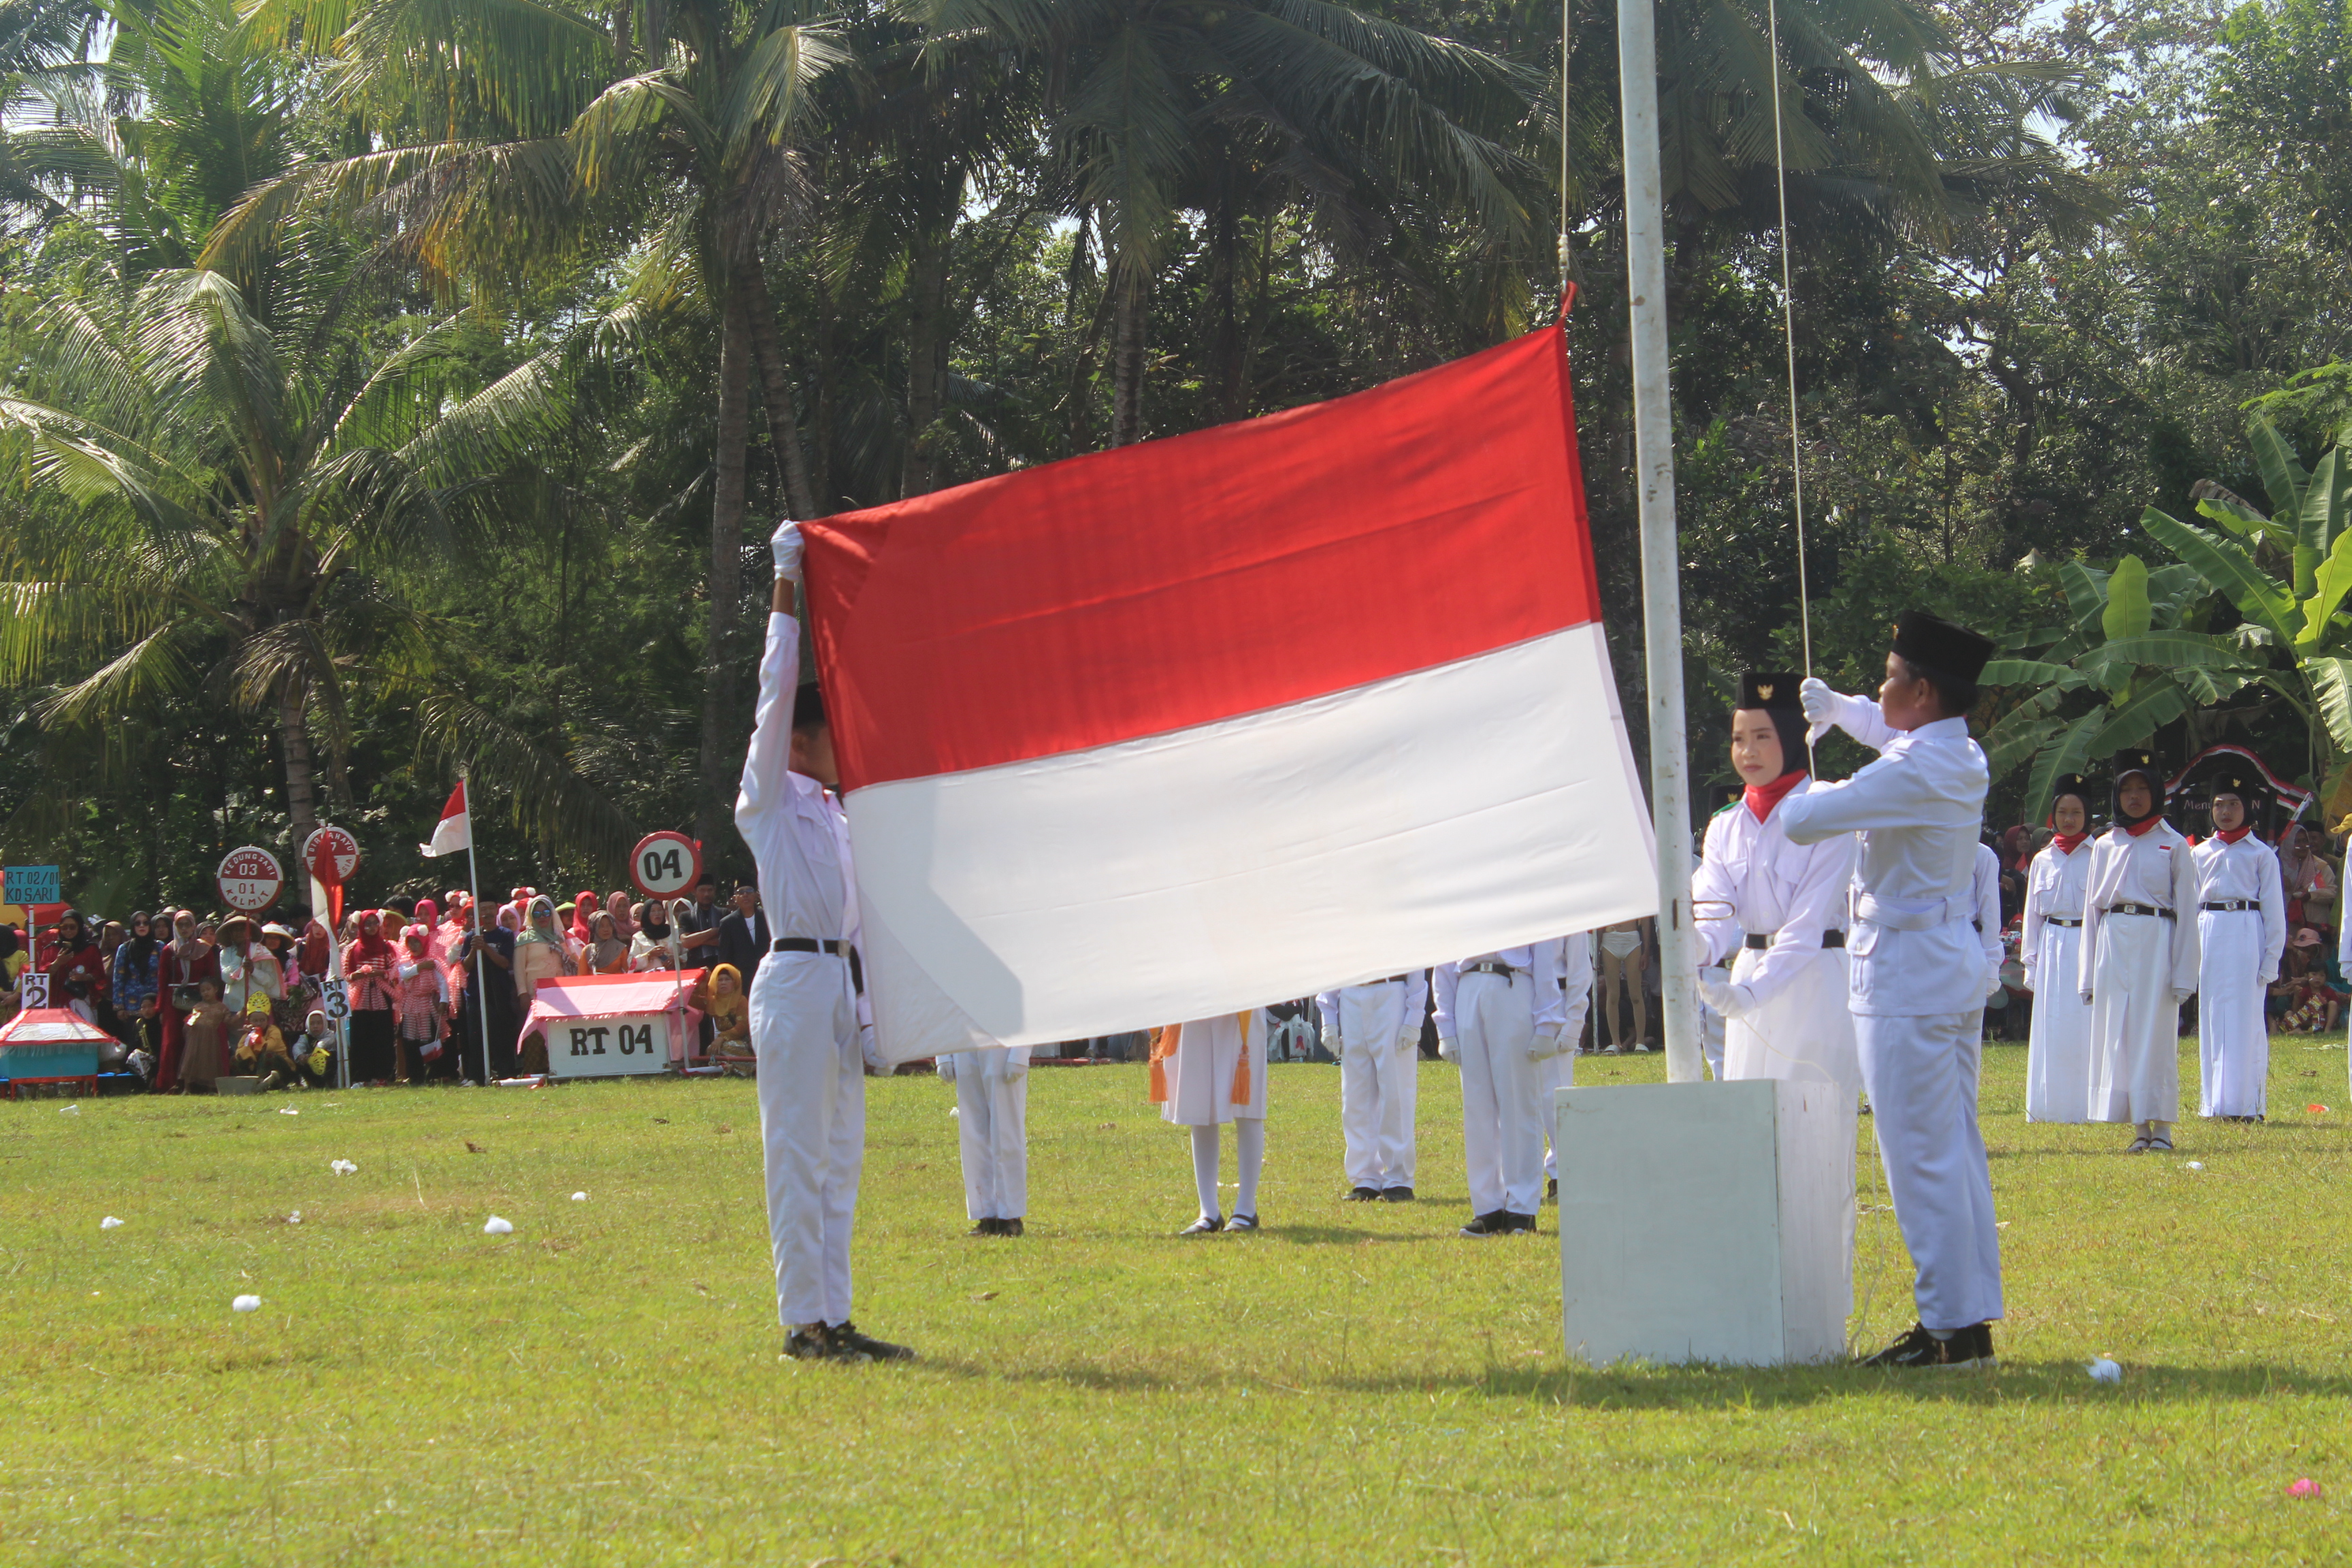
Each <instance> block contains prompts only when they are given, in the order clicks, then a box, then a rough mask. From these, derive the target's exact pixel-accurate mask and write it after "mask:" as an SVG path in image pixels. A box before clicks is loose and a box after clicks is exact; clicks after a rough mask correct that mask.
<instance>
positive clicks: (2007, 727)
mask: <svg viewBox="0 0 2352 1568" xmlns="http://www.w3.org/2000/svg"><path fill="white" fill-rule="evenodd" d="M2018 717H2019V714H2016V713H2012V714H2011V715H2010V716H2009V719H2007V720H2004V721H2001V722H2000V723H1999V724H1996V725H1994V726H1993V728H1992V729H1991V730H1990V731H1988V732H1987V734H1986V735H1985V738H1984V753H1985V764H1986V766H1987V767H1989V768H1990V770H1991V772H1992V776H1993V777H1994V778H2000V777H2001V776H2002V775H2003V774H2005V773H2008V772H2009V770H2010V769H2011V768H2013V767H2015V766H2017V764H2018V763H2021V762H2023V761H2025V759H2026V758H2028V757H2031V756H2032V755H2033V754H2034V753H2035V752H2039V751H2041V750H2042V747H2043V746H2045V745H2046V744H2048V743H2049V741H2050V739H2051V737H2052V736H2053V735H2056V734H2057V733H2058V732H2059V731H2062V730H2066V729H2070V728H2072V727H2073V724H2074V721H2072V720H2069V719H2060V718H2045V719H2035V720H2032V721H2030V722H2028V723H2023V724H2019V723H2015V722H2013V721H2015V720H2016V719H2017V718H2018Z"/></svg>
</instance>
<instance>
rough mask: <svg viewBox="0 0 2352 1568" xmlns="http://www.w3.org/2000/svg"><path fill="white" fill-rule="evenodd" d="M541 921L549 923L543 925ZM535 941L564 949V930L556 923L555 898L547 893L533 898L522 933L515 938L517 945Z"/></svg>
mask: <svg viewBox="0 0 2352 1568" xmlns="http://www.w3.org/2000/svg"><path fill="white" fill-rule="evenodd" d="M541 921H546V922H547V923H546V924H545V925H544V926H541V924H540V922H541ZM530 942H541V943H544V944H545V945H546V946H549V947H551V948H553V949H555V950H556V951H557V952H562V951H563V932H562V931H560V930H558V929H557V927H556V924H555V900H553V899H551V898H549V897H548V896H547V895H546V894H545V893H541V894H540V895H539V896H538V897H536V898H534V899H532V900H531V901H530V915H529V916H528V918H526V919H525V920H524V921H523V927H522V933H521V934H520V935H519V936H517V937H516V938H515V945H516V946H517V947H521V946H524V945H525V944H526V943H530Z"/></svg>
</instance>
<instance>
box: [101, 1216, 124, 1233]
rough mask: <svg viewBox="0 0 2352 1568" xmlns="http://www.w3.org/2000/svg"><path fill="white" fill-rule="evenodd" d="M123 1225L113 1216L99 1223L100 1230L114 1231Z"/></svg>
mask: <svg viewBox="0 0 2352 1568" xmlns="http://www.w3.org/2000/svg"><path fill="white" fill-rule="evenodd" d="M121 1223H122V1222H121V1220H119V1219H117V1218H115V1217H114V1216H113V1215H107V1216H106V1217H105V1218H104V1219H102V1220H100V1221H99V1222H98V1228H99V1229H100V1230H112V1229H113V1228H114V1227H115V1226H119V1225H121Z"/></svg>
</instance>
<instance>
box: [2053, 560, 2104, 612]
mask: <svg viewBox="0 0 2352 1568" xmlns="http://www.w3.org/2000/svg"><path fill="white" fill-rule="evenodd" d="M2058 585H2059V586H2060V587H2061V588H2063V589H2064V590H2066V608H2067V609H2069V610H2071V611H2073V612H2074V626H2075V627H2076V628H2077V629H2079V628H2080V627H2081V626H2082V624H2083V622H2084V620H2085V619H2086V618H2087V617H2089V616H2095V615H2099V614H2101V613H2102V612H2104V611H2105V609H2106V607H2107V574H2105V572H2102V571H2100V570H2099V569H2098V568H2096V567H2095V566H2085V565H2084V564H2083V563H2081V562H2079V561H2062V562H2060V563H2058Z"/></svg>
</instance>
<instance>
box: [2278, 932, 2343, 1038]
mask: <svg viewBox="0 0 2352 1568" xmlns="http://www.w3.org/2000/svg"><path fill="white" fill-rule="evenodd" d="M2318 957H2319V933H2318V932H2317V931H2314V930H2312V929H2311V928H2310V927H2309V926H2305V927H2304V928H2303V930H2301V931H2297V932H2295V933H2294V941H2293V942H2289V943H2288V944H2287V949H2286V968H2285V972H2284V973H2282V974H2281V975H2280V976H2279V977H2278V980H2277V981H2276V982H2275V983H2274V984H2273V985H2272V986H2271V988H2270V992H2271V1006H2272V1008H2273V1011H2275V1013H2276V1014H2277V1016H2278V1019H2279V1028H2280V1030H2281V1031H2282V1032H2284V1033H2285V1034H2290V1035H2316V1034H2322V1033H2325V1032H2326V1031H2328V1030H2331V1029H2333V1028H2335V1027H2336V1018H2337V1017H2338V1016H2341V1015H2342V1013H2343V1011H2344V996H2343V994H2342V993H2341V992H2339V991H2336V989H2335V988H2334V987H2332V986H2330V985H2329V984H2327V978H2326V975H2325V974H2323V973H2321V972H2320V966H2319V964H2318V963H2317V962H2316V961H2317V959H2318Z"/></svg>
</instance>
